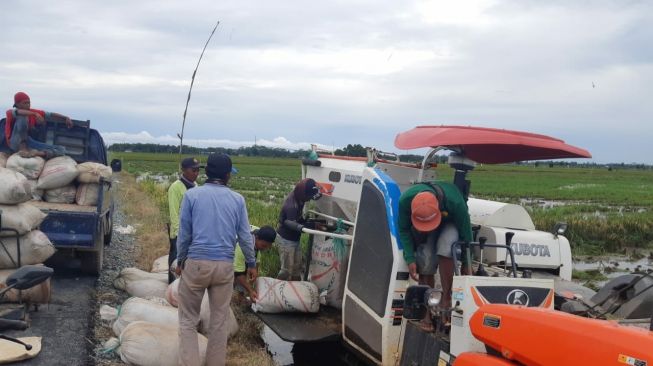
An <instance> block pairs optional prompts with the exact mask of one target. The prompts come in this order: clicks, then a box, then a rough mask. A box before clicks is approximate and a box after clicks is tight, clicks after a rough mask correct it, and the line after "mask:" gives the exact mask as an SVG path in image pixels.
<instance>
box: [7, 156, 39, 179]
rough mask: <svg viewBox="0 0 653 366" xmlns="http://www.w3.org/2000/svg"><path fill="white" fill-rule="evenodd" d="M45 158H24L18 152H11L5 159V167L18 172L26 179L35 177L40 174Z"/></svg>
mask: <svg viewBox="0 0 653 366" xmlns="http://www.w3.org/2000/svg"><path fill="white" fill-rule="evenodd" d="M44 164H45V160H43V158H42V157H40V156H35V157H33V158H24V157H22V156H20V155H19V154H18V153H16V154H13V155H12V156H10V157H9V159H7V169H11V170H13V171H15V172H16V173H20V174H22V175H24V176H25V178H27V179H37V178H38V177H39V175H41V171H42V170H43V166H44Z"/></svg>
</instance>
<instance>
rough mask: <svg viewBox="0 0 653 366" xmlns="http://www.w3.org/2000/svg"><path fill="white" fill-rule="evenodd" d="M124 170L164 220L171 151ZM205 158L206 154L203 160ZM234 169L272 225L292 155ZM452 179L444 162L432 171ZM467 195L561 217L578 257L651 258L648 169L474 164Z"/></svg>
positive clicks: (235, 182)
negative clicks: (601, 255)
mask: <svg viewBox="0 0 653 366" xmlns="http://www.w3.org/2000/svg"><path fill="white" fill-rule="evenodd" d="M112 158H119V159H122V165H123V169H124V170H126V171H128V172H129V173H131V174H133V175H135V176H139V177H141V179H140V184H141V185H142V186H143V188H144V189H145V190H146V191H147V192H148V193H149V194H150V196H152V197H153V198H154V199H155V201H156V202H157V204H158V205H159V206H160V208H161V211H162V220H166V215H165V212H166V211H167V202H166V189H167V186H168V185H169V184H170V183H171V182H172V181H174V179H176V171H177V166H178V156H177V155H176V154H153V153H152V154H148V153H113V154H112ZM201 158H203V159H205V158H206V157H200V160H202V159H201ZM232 159H233V162H234V166H235V167H237V168H238V170H239V173H238V174H237V175H236V176H235V177H234V178H233V179H232V181H231V183H230V185H231V187H232V188H233V189H234V190H236V191H238V192H240V193H241V194H243V196H244V197H245V198H246V201H247V206H248V210H249V215H250V216H249V217H250V221H251V223H252V224H253V225H257V226H261V225H272V226H274V225H275V223H276V220H277V215H278V212H279V209H280V207H281V203H282V202H283V200H284V198H285V196H286V195H287V193H288V192H290V190H291V189H292V187H293V185H294V183H295V182H296V181H298V180H299V179H300V177H301V168H300V162H299V160H297V159H279V158H257V157H238V156H235V157H232ZM437 169H438V172H439V176H440V178H441V179H443V180H446V181H451V179H452V177H453V171H452V169H450V168H449V167H448V166H447V165H441V166H440V167H438V168H437ZM468 177H469V179H471V181H472V187H471V191H472V195H473V196H475V197H478V198H485V199H493V200H499V201H505V202H512V203H517V204H522V205H524V206H525V207H526V208H527V209H528V210H529V212H530V214H531V216H532V218H533V221H534V222H535V225H536V227H537V228H538V229H540V230H546V231H548V230H550V229H551V228H552V227H553V225H554V224H555V223H556V222H558V221H565V222H567V223H568V224H569V229H568V230H567V233H566V234H565V235H566V236H567V237H568V238H569V240H570V242H571V244H572V248H573V251H574V254H575V255H585V254H591V255H600V254H609V253H622V254H627V255H632V256H634V257H638V256H643V255H644V256H649V255H650V254H651V253H650V252H649V251H650V250H651V248H653V171H652V170H635V169H614V170H608V169H607V168H599V167H595V168H587V167H548V166H543V165H540V166H533V165H498V166H490V165H484V166H478V167H477V168H476V169H475V170H473V171H472V172H471V173H470V174H469V176H468ZM277 268H278V259H276V253H274V252H273V251H270V252H269V253H267V254H266V255H265V257H264V259H263V264H262V268H261V272H262V274H267V275H274V274H275V273H276V270H277Z"/></svg>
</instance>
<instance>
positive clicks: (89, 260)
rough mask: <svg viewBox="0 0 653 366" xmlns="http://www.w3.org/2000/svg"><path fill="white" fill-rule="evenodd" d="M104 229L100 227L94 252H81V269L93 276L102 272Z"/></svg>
mask: <svg viewBox="0 0 653 366" xmlns="http://www.w3.org/2000/svg"><path fill="white" fill-rule="evenodd" d="M104 237H105V235H104V230H103V229H100V232H99V233H98V235H97V236H96V238H95V248H96V250H95V251H93V252H81V253H80V259H81V260H82V263H81V266H80V267H81V270H82V272H83V273H86V274H90V275H93V276H99V275H100V272H102V262H103V261H104Z"/></svg>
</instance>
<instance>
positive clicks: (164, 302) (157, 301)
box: [145, 296, 173, 307]
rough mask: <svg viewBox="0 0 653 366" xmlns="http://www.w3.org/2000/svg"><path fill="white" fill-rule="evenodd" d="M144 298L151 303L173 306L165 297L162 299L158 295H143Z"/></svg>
mask: <svg viewBox="0 0 653 366" xmlns="http://www.w3.org/2000/svg"><path fill="white" fill-rule="evenodd" d="M145 300H147V301H151V302H153V303H155V304H159V305H163V306H169V307H173V306H172V305H170V303H169V302H168V301H167V300H166V299H164V298H163V297H158V296H146V297H145Z"/></svg>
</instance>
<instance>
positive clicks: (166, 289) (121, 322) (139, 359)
mask: <svg viewBox="0 0 653 366" xmlns="http://www.w3.org/2000/svg"><path fill="white" fill-rule="evenodd" d="M163 263H165V268H166V269H165V270H161V269H160V268H158V267H160V266H162V265H163ZM153 267H154V268H156V269H158V270H159V271H160V272H154V271H153V272H146V271H143V270H140V269H138V268H125V269H123V270H122V271H120V274H119V275H118V277H117V278H116V279H115V280H114V282H113V284H114V287H116V288H118V289H121V290H124V291H126V292H127V293H128V294H129V295H131V296H133V297H131V298H129V299H127V300H126V301H125V302H124V303H123V304H122V305H120V306H119V307H117V308H113V307H110V306H107V305H103V306H102V307H101V308H100V317H101V319H103V320H105V321H108V322H110V323H111V327H112V329H113V332H114V334H115V335H116V336H117V337H118V338H111V339H109V340H108V341H107V342H105V344H104V348H105V351H113V352H115V353H117V354H118V355H119V356H120V358H121V359H122V361H123V362H125V363H127V364H130V365H143V366H147V365H161V366H166V365H170V366H173V365H175V366H176V365H177V364H178V359H179V353H178V352H179V336H178V327H179V316H178V313H177V304H178V296H179V295H178V292H177V288H178V286H179V280H175V281H174V282H173V283H172V284H170V285H168V274H167V258H159V259H157V261H155V264H154V266H153ZM210 314H211V312H210V309H209V299H208V294H207V293H205V294H204V298H203V299H202V305H201V309H200V322H199V326H198V332H199V333H198V342H199V346H200V356H201V358H202V364H203V363H204V358H205V355H206V345H207V338H206V336H207V335H208V331H209V322H210ZM227 329H228V334H229V337H231V336H233V335H234V334H236V332H237V331H238V323H237V321H236V317H235V316H234V313H233V311H232V310H231V309H230V311H229V316H228V318H227Z"/></svg>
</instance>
